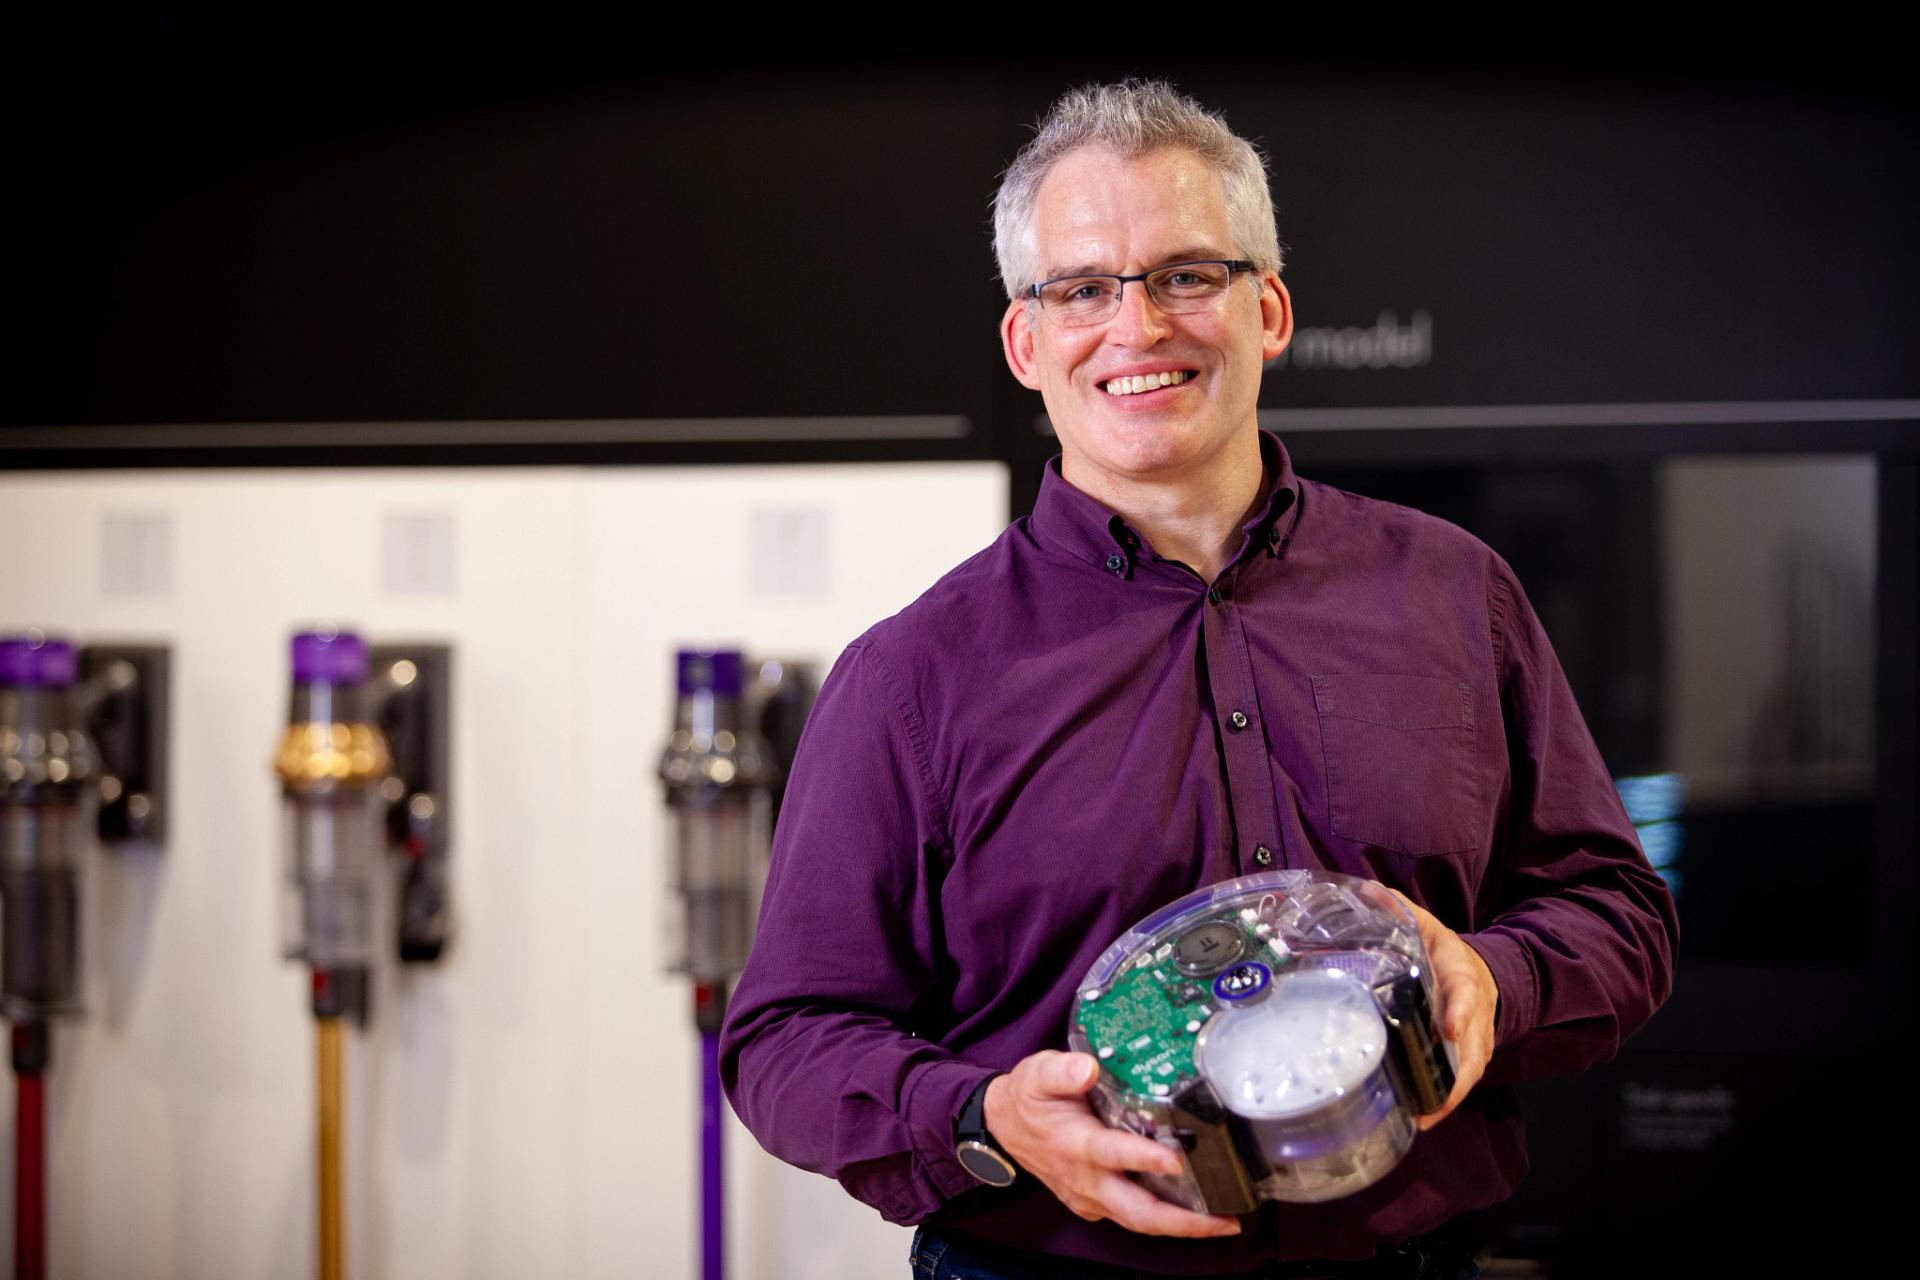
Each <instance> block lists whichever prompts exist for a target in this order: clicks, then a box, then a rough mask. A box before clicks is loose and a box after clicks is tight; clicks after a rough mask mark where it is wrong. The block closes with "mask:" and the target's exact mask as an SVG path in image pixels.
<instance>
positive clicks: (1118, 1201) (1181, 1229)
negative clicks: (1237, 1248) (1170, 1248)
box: [1074, 1174, 1240, 1238]
mask: <svg viewBox="0 0 1920 1280" xmlns="http://www.w3.org/2000/svg"><path fill="white" fill-rule="evenodd" d="M1093 1190H1094V1195H1095V1199H1096V1200H1097V1201H1098V1203H1099V1204H1100V1212H1099V1213H1098V1214H1097V1217H1098V1218H1111V1219H1112V1220H1113V1221H1114V1222H1115V1223H1116V1224H1118V1225H1120V1226H1122V1227H1125V1228H1126V1229H1127V1230H1129V1231H1138V1232H1139V1233H1140V1234H1141V1235H1148V1236H1188V1237H1196V1238H1197V1237H1211V1236H1237V1235H1239V1234H1240V1222H1239V1220H1238V1219H1236V1218H1220V1217H1214V1216H1212V1215H1210V1214H1204V1213H1194V1212H1192V1211H1191V1210H1188V1209H1182V1208H1181V1207H1180V1206H1179V1205H1174V1204H1168V1203H1167V1202H1166V1201H1164V1200H1162V1199H1160V1198H1159V1197H1158V1196H1155V1195H1154V1194H1153V1193H1152V1192H1150V1191H1148V1190H1147V1189H1146V1188H1145V1187H1142V1186H1140V1185H1139V1184H1138V1183H1135V1182H1129V1181H1127V1179H1125V1178H1123V1177H1121V1176H1120V1175H1119V1174H1107V1175H1106V1176H1105V1177H1104V1178H1103V1179H1101V1180H1100V1181H1099V1182H1098V1183H1097V1184H1096V1186H1095V1187H1094V1189H1093ZM1074 1212H1076V1213H1079V1212H1080V1211H1079V1210H1078V1209H1076V1210H1074ZM1081 1216H1082V1217H1086V1216H1087V1215H1085V1214H1081Z"/></svg>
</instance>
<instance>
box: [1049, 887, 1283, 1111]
mask: <svg viewBox="0 0 1920 1280" xmlns="http://www.w3.org/2000/svg"><path fill="white" fill-rule="evenodd" d="M1240 959H1250V960H1260V961H1263V962H1264V963H1265V964H1267V965H1268V966H1269V967H1270V968H1272V969H1274V970H1276V971H1277V970H1278V969H1280V968H1282V967H1284V966H1285V965H1287V964H1288V963H1289V961H1290V956H1289V954H1288V950H1287V947H1286V944H1285V943H1283V942H1281V941H1280V940H1279V939H1278V938H1276V937H1274V936H1273V934H1272V930H1271V929H1270V928H1269V927H1268V926H1266V925H1264V924H1261V923H1259V921H1258V919H1257V918H1256V916H1255V913H1254V912H1253V911H1251V910H1247V911H1241V912H1238V913H1234V914H1228V915H1221V916H1215V917H1214V918H1212V919H1210V920H1202V921H1199V922H1197V923H1194V924H1190V925H1188V926H1187V927H1186V928H1185V929H1184V930H1182V931H1181V933H1180V935H1179V936H1178V937H1177V938H1175V939H1173V940H1172V941H1166V942H1162V943H1161V944H1160V945H1159V946H1158V947H1155V948H1154V949H1153V950H1151V951H1145V952H1142V953H1141V954H1140V955H1138V956H1136V957H1134V958H1133V960H1132V961H1131V962H1129V963H1128V964H1127V966H1126V967H1125V968H1124V969H1122V970H1121V971H1120V972H1119V974H1118V975H1116V976H1115V977H1114V979H1113V980H1112V982H1111V983H1109V984H1108V986H1107V988H1106V989H1105V990H1104V991H1101V992H1099V993H1098V994H1097V995H1095V994H1093V993H1092V992H1088V993H1086V994H1085V995H1083V996H1082V997H1081V999H1080V1002H1079V1005H1078V1006H1077V1008H1076V1010H1075V1013H1074V1018H1075V1021H1076V1022H1077V1023H1078V1024H1079V1027H1080V1031H1081V1033H1082V1034H1083V1035H1085V1036H1086V1038H1087V1048H1088V1050H1089V1051H1090V1052H1091V1053H1092V1054H1093V1055H1094V1056H1095V1057H1097V1058H1098V1059H1099V1060H1100V1065H1101V1067H1102V1068H1103V1069H1105V1070H1106V1072H1107V1073H1108V1074H1109V1075H1111V1076H1112V1077H1113V1078H1114V1079H1115V1080H1117V1081H1118V1082H1119V1083H1120V1084H1121V1085H1122V1086H1123V1087H1125V1088H1126V1089H1128V1090H1130V1091H1131V1092H1134V1093H1138V1094H1143V1095H1146V1096H1148V1097H1166V1096H1167V1095H1169V1094H1171V1093H1176V1092H1178V1091H1179V1089H1180V1087H1181V1086H1182V1085H1183V1084H1185V1083H1186V1082H1187V1081H1188V1080H1190V1079H1192V1078H1193V1077H1194V1075H1195V1074H1196V1070H1195V1067H1194V1062H1193V1046H1194V1038H1195V1037H1196V1036H1197V1035H1198V1034H1199V1033H1200V1028H1201V1027H1203V1026H1204V1025H1206V1021H1207V1019H1208V1018H1209V1017H1210V1016H1212V1014H1213V1011H1214V998H1213V992H1212V985H1213V976H1214V974H1216V973H1218V972H1219V971H1220V970H1221V969H1224V968H1226V967H1227V966H1228V965H1230V964H1232V963H1234V962H1235V961H1237V960H1240Z"/></svg>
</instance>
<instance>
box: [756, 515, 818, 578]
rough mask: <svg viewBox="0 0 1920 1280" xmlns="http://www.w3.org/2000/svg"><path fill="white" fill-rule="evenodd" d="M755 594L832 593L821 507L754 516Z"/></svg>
mask: <svg viewBox="0 0 1920 1280" xmlns="http://www.w3.org/2000/svg"><path fill="white" fill-rule="evenodd" d="M751 550H752V563H753V571H752V578H753V594H754V595H756V596H800V597H807V598H818V597H820V596H824V595H827V594H828V593H829V592H830V591H831V590H832V589H833V565H832V563H831V561H830V559H829V557H828V552H827V513H826V512H825V511H824V510H822V509H821V508H819V507H803V508H797V509H794V508H788V509H762V510H759V511H755V512H754V513H753V546H752V549H751Z"/></svg>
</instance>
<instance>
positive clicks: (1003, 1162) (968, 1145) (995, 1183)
mask: <svg viewBox="0 0 1920 1280" xmlns="http://www.w3.org/2000/svg"><path fill="white" fill-rule="evenodd" d="M956 1153H957V1154H958V1155H959V1157H960V1164H961V1166H962V1167H963V1168H965V1169H966V1171H967V1172H968V1173H970V1174H972V1175H973V1176H974V1177H976V1178H978V1179H979V1180H980V1181H982V1182H984V1183H986V1184H987V1185H988V1186H990V1187H1009V1186H1012V1185H1013V1162H1012V1161H1010V1160H1008V1159H1007V1158H1006V1157H1005V1156H1003V1155H1001V1154H1000V1153H999V1152H998V1151H995V1150H994V1149H993V1148H992V1147H989V1146H986V1145H984V1144H982V1143H978V1142H963V1143H961V1144H960V1145H959V1147H958V1148H956Z"/></svg>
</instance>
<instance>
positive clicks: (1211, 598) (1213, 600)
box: [1207, 587, 1220, 604]
mask: <svg viewBox="0 0 1920 1280" xmlns="http://www.w3.org/2000/svg"><path fill="white" fill-rule="evenodd" d="M1207 603H1208V604H1219V603H1220V588H1218V587H1208V588H1207Z"/></svg>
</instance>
